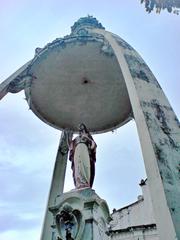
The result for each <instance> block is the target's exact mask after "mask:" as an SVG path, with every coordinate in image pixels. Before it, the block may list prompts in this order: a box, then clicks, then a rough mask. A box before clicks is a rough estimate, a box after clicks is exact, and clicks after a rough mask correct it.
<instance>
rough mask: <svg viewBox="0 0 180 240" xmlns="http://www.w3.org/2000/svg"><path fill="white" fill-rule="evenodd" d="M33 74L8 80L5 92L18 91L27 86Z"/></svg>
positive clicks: (33, 77)
mask: <svg viewBox="0 0 180 240" xmlns="http://www.w3.org/2000/svg"><path fill="white" fill-rule="evenodd" d="M35 78H36V77H35V76H32V75H26V76H18V77H17V78H15V79H14V80H13V81H11V82H10V84H9V86H8V88H7V92H10V93H18V92H20V91H22V90H23V89H24V88H26V87H29V86H30V84H31V81H32V80H33V79H35Z"/></svg>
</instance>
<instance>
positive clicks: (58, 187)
mask: <svg viewBox="0 0 180 240" xmlns="http://www.w3.org/2000/svg"><path fill="white" fill-rule="evenodd" d="M68 139H69V140H71V139H72V133H71V132H68V131H63V132H62V134H61V139H60V143H59V148H58V152H57V156H56V161H55V165H54V172H53V176H52V181H51V187H50V192H49V197H48V203H47V208H46V213H45V217H44V223H43V227H42V233H41V238H40V239H41V240H54V239H53V231H54V230H53V228H52V226H53V224H54V223H53V216H52V214H51V212H50V211H49V207H50V206H53V205H55V204H56V200H57V198H58V197H59V196H60V195H61V194H62V193H63V189H64V179H65V173H66V166H67V157H68V144H67V143H68Z"/></svg>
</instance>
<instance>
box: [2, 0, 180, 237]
mask: <svg viewBox="0 0 180 240" xmlns="http://www.w3.org/2000/svg"><path fill="white" fill-rule="evenodd" d="M139 2H140V1H139V0H134V1H133V0H126V1H119V0H111V1H101V0H100V1H95V0H91V1H82V0H79V1H78V0H77V1H72V0H71V1H70V0H66V1H64V0H63V1H61V0H59V1H57V0H51V1H50V0H46V1H43V2H42V1H35V0H31V1H30V0H29V1H28V0H14V1H13V2H12V1H10V0H6V1H3V0H0V32H1V39H0V41H1V44H0V52H1V54H0V65H1V71H0V82H1V81H3V80H5V79H6V78H7V77H8V76H10V75H11V74H12V73H13V72H14V71H16V70H17V69H18V68H19V67H20V66H22V65H23V64H24V63H25V62H27V61H28V60H30V59H32V57H33V56H34V49H35V48H36V47H43V46H44V45H45V44H46V43H48V42H51V41H53V40H54V39H55V38H57V37H62V36H64V35H67V34H69V33H70V26H72V25H73V23H74V22H75V21H76V20H78V19H79V18H80V17H84V16H87V14H90V15H93V16H95V17H96V18H97V19H98V20H99V21H100V22H101V23H102V24H103V25H104V26H105V27H106V29H107V30H108V31H111V32H113V33H116V34H118V35H119V36H121V37H122V38H123V39H124V40H126V41H127V42H128V43H129V44H131V45H132V46H133V47H134V48H135V49H136V50H137V51H138V52H139V53H140V54H141V56H142V57H143V59H144V60H145V61H146V62H147V64H148V65H149V67H150V68H151V70H152V71H153V73H154V75H155V76H156V78H157V79H158V81H159V83H160V85H161V86H162V88H163V90H164V91H165V94H166V95H167V97H168V99H169V101H170V103H171V105H172V107H173V108H174V110H175V112H176V114H177V116H178V117H179V116H180V108H179V102H180V97H179V91H180V81H179V79H180V71H179V69H180V66H179V64H180V44H179V43H180V31H179V30H180V29H179V26H180V17H179V16H176V15H174V14H168V13H167V12H166V11H164V12H162V13H161V14H160V15H157V14H155V13H151V14H147V13H146V12H145V10H144V6H143V5H140V3H139ZM0 133H1V134H0V183H1V194H0V239H1V240H17V239H18V240H19V239H22V238H24V236H26V240H35V239H38V238H39V235H40V231H41V226H42V221H43V216H44V212H45V206H46V201H47V195H48V191H49V185H50V179H51V175H52V170H53V164H54V160H55V156H56V152H57V147H58V142H59V138H60V132H59V131H57V130H56V129H53V128H51V127H49V126H48V125H46V124H45V123H43V122H41V121H40V120H39V119H38V118H37V117H36V116H35V115H34V114H33V113H32V112H31V111H29V110H28V105H27V103H26V101H25V100H24V93H23V92H21V93H19V94H15V95H13V94H9V95H7V96H6V97H5V98H4V99H3V100H2V101H1V102H0ZM95 140H96V142H97V144H98V150H97V163H96V178H95V182H94V187H93V188H94V189H95V190H96V192H97V193H98V194H99V195H100V196H101V197H102V198H104V199H106V200H107V202H108V204H109V207H110V209H113V208H120V207H122V206H124V205H126V204H128V203H131V202H133V201H135V200H136V199H137V195H139V194H141V190H140V188H139V186H138V183H139V182H140V180H141V178H145V177H146V174H145V170H144V163H143V159H142V154H141V149H140V144H139V140H138V136H137V130H136V126H135V122H134V121H131V122H130V123H128V124H127V125H125V126H124V127H122V128H120V129H118V130H116V131H115V132H114V133H111V132H110V133H106V134H101V135H97V136H95ZM72 188H73V183H72V177H71V169H70V164H69V163H68V168H67V176H66V184H65V190H66V191H68V190H70V189H72Z"/></svg>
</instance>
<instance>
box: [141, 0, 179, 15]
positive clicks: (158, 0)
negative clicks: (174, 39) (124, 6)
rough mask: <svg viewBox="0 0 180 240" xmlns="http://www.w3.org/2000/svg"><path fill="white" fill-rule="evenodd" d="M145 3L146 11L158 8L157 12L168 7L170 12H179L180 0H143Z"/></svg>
mask: <svg viewBox="0 0 180 240" xmlns="http://www.w3.org/2000/svg"><path fill="white" fill-rule="evenodd" d="M141 3H144V5H145V8H146V11H147V12H148V13H150V12H151V11H153V10H154V9H156V13H160V12H161V9H163V10H164V9H166V10H167V11H168V12H169V13H171V12H173V13H175V14H177V15H178V14H179V10H180V0H141Z"/></svg>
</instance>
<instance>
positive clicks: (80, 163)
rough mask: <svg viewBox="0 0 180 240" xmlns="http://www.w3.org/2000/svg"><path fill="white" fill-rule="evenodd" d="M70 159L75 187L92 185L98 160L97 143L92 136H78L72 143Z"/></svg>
mask: <svg viewBox="0 0 180 240" xmlns="http://www.w3.org/2000/svg"><path fill="white" fill-rule="evenodd" d="M69 159H70V161H71V163H72V166H71V167H72V170H73V179H74V184H75V187H76V188H83V187H92V184H93V181H94V175H95V161H96V143H95V142H94V140H93V139H92V137H91V136H89V135H87V137H86V136H85V135H84V136H78V137H76V138H75V139H74V140H73V141H72V142H71V144H70V155H69Z"/></svg>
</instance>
